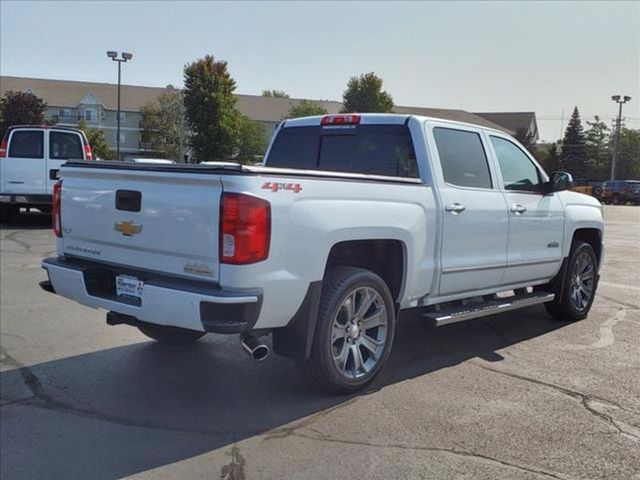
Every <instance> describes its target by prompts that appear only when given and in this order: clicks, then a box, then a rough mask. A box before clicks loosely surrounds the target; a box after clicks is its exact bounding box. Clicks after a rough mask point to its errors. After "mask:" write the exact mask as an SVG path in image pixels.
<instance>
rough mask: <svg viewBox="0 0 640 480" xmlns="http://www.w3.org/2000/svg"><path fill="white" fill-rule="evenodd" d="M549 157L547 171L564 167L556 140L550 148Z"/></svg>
mask: <svg viewBox="0 0 640 480" xmlns="http://www.w3.org/2000/svg"><path fill="white" fill-rule="evenodd" d="M548 153H549V155H548V157H547V162H546V165H545V166H544V167H545V170H546V171H547V173H553V172H556V171H558V170H560V169H561V168H562V164H561V163H560V155H559V154H558V145H557V144H556V142H553V143H552V144H551V146H550V147H549V150H548Z"/></svg>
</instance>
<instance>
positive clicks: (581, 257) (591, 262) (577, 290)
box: [545, 241, 598, 320]
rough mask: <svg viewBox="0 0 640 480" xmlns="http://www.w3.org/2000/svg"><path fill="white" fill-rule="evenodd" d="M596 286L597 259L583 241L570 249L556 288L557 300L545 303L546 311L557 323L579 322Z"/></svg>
mask: <svg viewBox="0 0 640 480" xmlns="http://www.w3.org/2000/svg"><path fill="white" fill-rule="evenodd" d="M597 286H598V259H597V258H596V254H595V252H594V251H593V247H591V245H589V244H588V243H587V242H580V241H576V242H574V243H573V245H572V246H571V253H570V254H569V260H568V263H567V272H566V275H565V278H564V282H563V284H562V285H560V286H559V289H560V291H559V292H556V297H558V296H559V295H558V294H559V293H560V297H561V300H560V301H558V300H554V301H553V302H549V303H545V307H546V309H547V312H549V313H550V314H551V316H552V317H554V318H556V319H558V320H582V319H583V318H585V317H586V316H587V314H588V313H589V310H590V309H591V305H592V304H593V299H594V297H595V294H596V288H597Z"/></svg>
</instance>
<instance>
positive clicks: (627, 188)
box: [602, 180, 640, 205]
mask: <svg viewBox="0 0 640 480" xmlns="http://www.w3.org/2000/svg"><path fill="white" fill-rule="evenodd" d="M602 188H603V191H602V201H603V202H605V203H612V204H614V205H624V204H625V203H633V204H636V205H637V204H640V180H615V181H612V182H604V183H603V184H602Z"/></svg>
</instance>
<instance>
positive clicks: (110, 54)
mask: <svg viewBox="0 0 640 480" xmlns="http://www.w3.org/2000/svg"><path fill="white" fill-rule="evenodd" d="M107 57H109V58H110V59H111V60H113V61H114V62H118V112H117V113H116V124H117V126H118V127H117V130H116V157H117V158H118V160H120V79H121V77H122V72H121V70H122V68H121V66H122V63H123V62H126V61H127V60H131V59H132V58H133V54H131V53H127V52H122V58H118V52H114V51H112V50H109V51H108V52H107Z"/></svg>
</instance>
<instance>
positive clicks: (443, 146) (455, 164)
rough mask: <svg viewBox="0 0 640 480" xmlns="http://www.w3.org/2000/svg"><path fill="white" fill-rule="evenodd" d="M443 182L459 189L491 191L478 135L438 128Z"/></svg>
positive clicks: (489, 174) (488, 173) (435, 133)
mask: <svg viewBox="0 0 640 480" xmlns="http://www.w3.org/2000/svg"><path fill="white" fill-rule="evenodd" d="M433 136H434V138H435V141H436V147H437V149H438V155H439V157H440V164H441V165H442V174H443V176H444V181H445V182H446V183H448V184H450V185H454V186H458V187H470V188H485V189H491V188H493V185H492V183H491V173H490V171H489V163H488V161H487V154H486V153H485V150H484V147H483V145H482V139H481V138H480V135H479V134H478V133H476V132H471V131H467V130H458V129H453V128H444V127H435V128H434V129H433Z"/></svg>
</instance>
